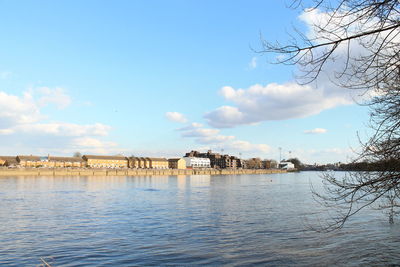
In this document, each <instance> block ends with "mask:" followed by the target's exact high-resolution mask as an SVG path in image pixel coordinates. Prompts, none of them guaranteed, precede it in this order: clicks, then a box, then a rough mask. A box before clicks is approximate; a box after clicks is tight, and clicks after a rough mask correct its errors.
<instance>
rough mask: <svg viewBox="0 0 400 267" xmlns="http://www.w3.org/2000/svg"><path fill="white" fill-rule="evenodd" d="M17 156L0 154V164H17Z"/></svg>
mask: <svg viewBox="0 0 400 267" xmlns="http://www.w3.org/2000/svg"><path fill="white" fill-rule="evenodd" d="M17 165H18V162H17V157H15V156H0V166H17Z"/></svg>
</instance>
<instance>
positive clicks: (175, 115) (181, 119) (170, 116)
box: [165, 112, 187, 123]
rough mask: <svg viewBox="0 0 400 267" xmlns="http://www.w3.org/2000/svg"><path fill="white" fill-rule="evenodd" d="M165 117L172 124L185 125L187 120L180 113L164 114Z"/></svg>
mask: <svg viewBox="0 0 400 267" xmlns="http://www.w3.org/2000/svg"><path fill="white" fill-rule="evenodd" d="M165 117H166V118H167V119H168V120H170V121H173V122H179V123H185V122H187V119H186V118H185V116H184V115H183V114H182V113H179V112H166V113H165Z"/></svg>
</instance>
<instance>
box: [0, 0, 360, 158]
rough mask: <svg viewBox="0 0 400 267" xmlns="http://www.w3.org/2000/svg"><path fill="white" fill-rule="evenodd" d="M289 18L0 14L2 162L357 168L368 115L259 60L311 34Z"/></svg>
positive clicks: (63, 11)
mask: <svg viewBox="0 0 400 267" xmlns="http://www.w3.org/2000/svg"><path fill="white" fill-rule="evenodd" d="M286 4H287V3H285V1H119V0H117V1H72V0H69V1H0V17H1V18H2V23H1V24H0V32H1V35H2V36H3V38H2V41H1V42H0V135H1V139H0V140H2V141H0V151H1V153H2V154H4V155H15V154H39V155H46V154H48V153H50V154H52V155H72V153H73V152H74V151H80V152H81V153H90V154H118V153H121V154H125V155H132V154H134V155H143V156H166V157H173V156H182V154H183V153H185V152H187V151H190V150H192V149H200V150H206V149H213V150H216V151H218V152H220V151H221V150H222V149H223V150H224V153H230V154H233V155H239V153H240V154H241V155H242V156H243V157H245V158H247V157H253V156H259V157H261V158H272V159H279V149H278V148H279V147H281V148H282V157H283V158H285V157H286V158H287V157H288V156H289V155H290V156H293V157H298V158H300V160H302V161H304V162H306V163H314V162H317V163H324V162H337V161H347V160H348V159H349V158H350V157H352V152H351V148H355V149H356V148H357V147H358V146H359V145H358V139H357V132H359V134H360V135H361V136H364V135H365V136H366V133H367V131H368V130H367V129H366V127H365V124H366V123H367V122H368V110H367V109H366V108H365V107H360V106H358V105H355V104H354V103H352V101H351V99H352V98H353V96H350V95H349V92H347V91H346V90H340V89H338V88H335V87H334V86H332V85H329V84H328V83H327V82H324V79H322V81H321V82H320V84H319V85H318V86H313V85H309V86H299V85H296V84H295V82H294V78H293V72H294V71H295V67H293V66H280V65H272V64H269V63H268V60H267V58H266V56H265V55H262V54H258V53H255V52H254V49H259V48H260V34H262V36H263V37H264V38H265V39H267V40H270V41H274V40H280V41H284V40H287V39H288V35H287V32H288V31H290V30H291V28H292V26H293V25H294V26H296V27H298V28H300V29H302V30H304V31H307V29H308V26H307V19H309V20H310V18H309V17H308V18H304V17H303V18H302V19H300V18H299V16H301V14H302V13H301V11H300V10H291V9H288V8H287V7H286ZM309 16H312V14H311V15H309ZM325 80H326V79H325ZM289 151H291V153H290V154H289Z"/></svg>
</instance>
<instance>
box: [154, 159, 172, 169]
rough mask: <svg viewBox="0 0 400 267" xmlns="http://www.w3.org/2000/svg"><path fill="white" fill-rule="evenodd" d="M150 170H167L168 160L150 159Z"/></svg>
mask: <svg viewBox="0 0 400 267" xmlns="http://www.w3.org/2000/svg"><path fill="white" fill-rule="evenodd" d="M150 168H152V169H168V160H167V159H166V158H150Z"/></svg>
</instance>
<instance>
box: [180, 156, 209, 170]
mask: <svg viewBox="0 0 400 267" xmlns="http://www.w3.org/2000/svg"><path fill="white" fill-rule="evenodd" d="M183 159H184V160H185V162H186V168H211V162H210V159H209V158H195V157H183Z"/></svg>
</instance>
